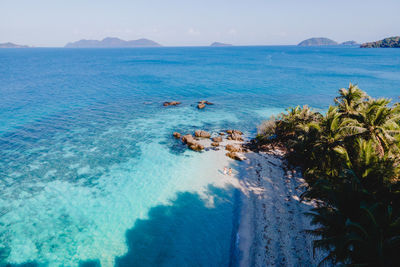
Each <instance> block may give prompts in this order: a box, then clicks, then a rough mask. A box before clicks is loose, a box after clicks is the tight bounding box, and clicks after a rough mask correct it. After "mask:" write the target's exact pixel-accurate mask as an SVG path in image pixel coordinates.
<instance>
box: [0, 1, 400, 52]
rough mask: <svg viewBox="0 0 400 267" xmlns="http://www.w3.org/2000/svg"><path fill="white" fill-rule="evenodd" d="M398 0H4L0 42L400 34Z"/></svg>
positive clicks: (235, 40)
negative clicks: (110, 37) (107, 38)
mask: <svg viewBox="0 0 400 267" xmlns="http://www.w3.org/2000/svg"><path fill="white" fill-rule="evenodd" d="M399 11H400V0H240V1H239V0H197V1H191V0H142V1H141V0H109V1H107V0H63V1H62V0H0V43H2V42H14V43H18V44H27V45H34V46H63V45H65V44H66V43H67V42H70V41H76V40H79V39H102V38H104V37H107V36H112V37H119V38H122V39H126V40H132V39H138V38H142V37H143V38H149V39H152V40H154V41H157V42H159V43H161V44H162V45H175V46H176V45H208V44H210V43H211V42H214V41H219V42H227V43H232V44H235V45H273V44H297V43H298V42H300V41H302V40H303V39H306V38H309V37H320V36H323V37H329V38H332V39H334V40H336V41H339V42H341V41H346V40H356V41H358V42H364V41H373V40H378V39H382V38H384V37H387V36H393V35H400V15H399Z"/></svg>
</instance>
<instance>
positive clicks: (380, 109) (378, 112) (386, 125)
mask: <svg viewBox="0 0 400 267" xmlns="http://www.w3.org/2000/svg"><path fill="white" fill-rule="evenodd" d="M389 103H390V100H388V99H384V98H381V99H377V100H370V101H368V102H367V103H366V104H365V105H363V107H362V108H361V109H360V111H359V112H358V113H357V114H354V116H353V117H354V118H352V119H347V120H346V121H345V123H346V125H347V126H346V127H345V128H346V129H347V130H349V131H350V132H352V133H353V134H354V135H356V136H361V137H363V138H366V139H367V140H369V139H371V140H373V141H374V142H375V144H376V149H377V151H378V153H379V155H380V156H381V157H383V156H384V154H385V152H388V151H389V149H392V150H394V151H397V150H398V144H399V142H398V138H397V136H398V135H399V134H400V125H399V120H400V114H398V113H397V112H396V110H395V109H392V108H390V107H388V104H389Z"/></svg>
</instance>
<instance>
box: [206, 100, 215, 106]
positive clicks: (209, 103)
mask: <svg viewBox="0 0 400 267" xmlns="http://www.w3.org/2000/svg"><path fill="white" fill-rule="evenodd" d="M204 103H205V104H207V105H214V103H212V102H208V101H206V102H204Z"/></svg>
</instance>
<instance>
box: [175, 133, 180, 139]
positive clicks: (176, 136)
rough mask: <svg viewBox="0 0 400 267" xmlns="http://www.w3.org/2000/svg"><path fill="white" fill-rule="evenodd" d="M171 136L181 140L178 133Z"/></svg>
mask: <svg viewBox="0 0 400 267" xmlns="http://www.w3.org/2000/svg"><path fill="white" fill-rule="evenodd" d="M173 136H174V137H175V138H176V139H179V138H181V134H180V133H178V132H174V133H173Z"/></svg>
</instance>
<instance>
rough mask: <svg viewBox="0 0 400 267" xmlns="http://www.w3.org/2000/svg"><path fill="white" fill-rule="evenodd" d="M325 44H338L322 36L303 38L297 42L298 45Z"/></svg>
mask: <svg viewBox="0 0 400 267" xmlns="http://www.w3.org/2000/svg"><path fill="white" fill-rule="evenodd" d="M326 45H338V43H337V42H335V41H333V40H331V39H329V38H324V37H318V38H310V39H307V40H304V41H302V42H300V43H299V44H298V46H326Z"/></svg>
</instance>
